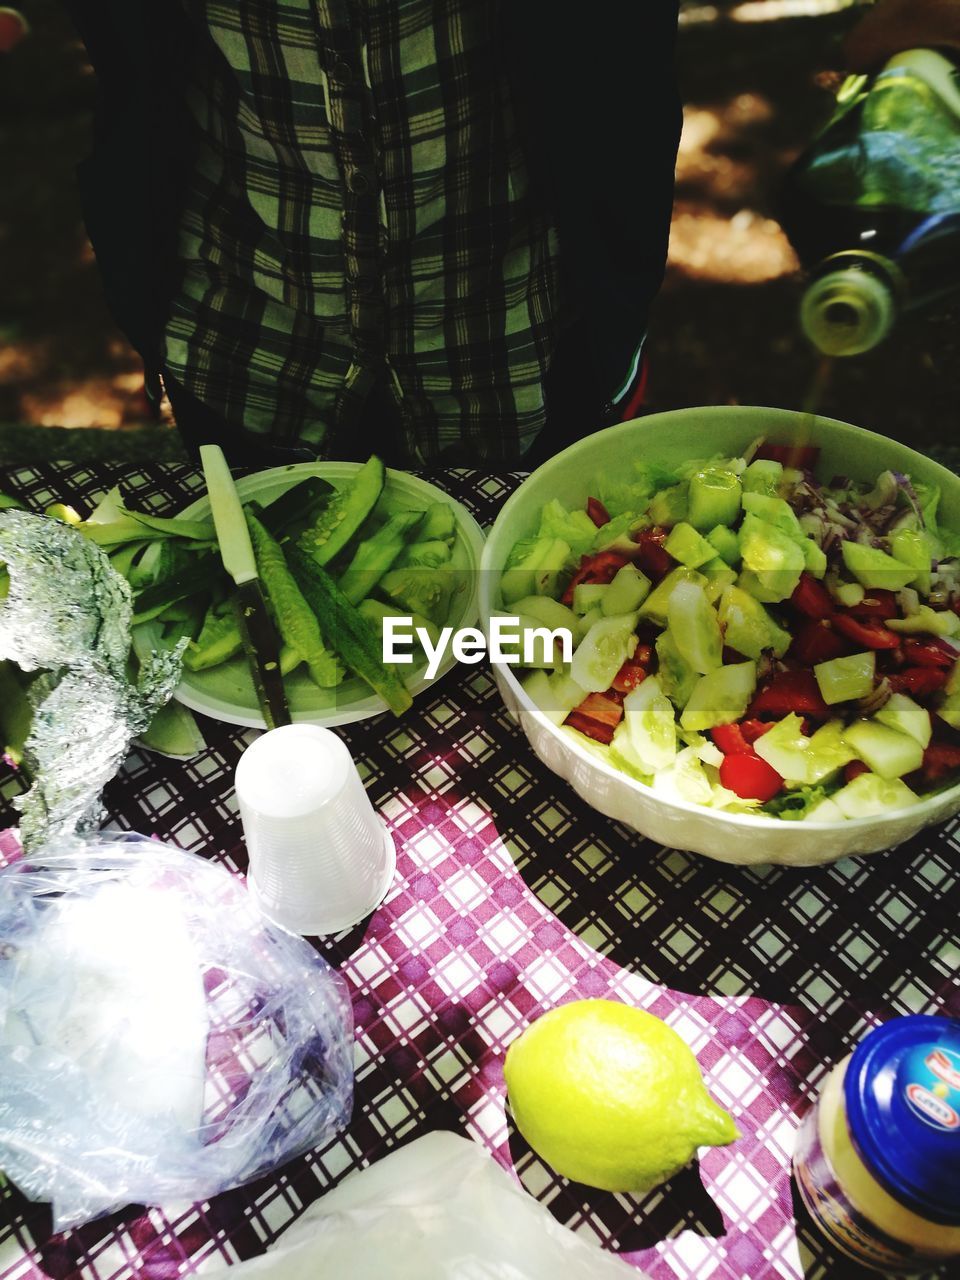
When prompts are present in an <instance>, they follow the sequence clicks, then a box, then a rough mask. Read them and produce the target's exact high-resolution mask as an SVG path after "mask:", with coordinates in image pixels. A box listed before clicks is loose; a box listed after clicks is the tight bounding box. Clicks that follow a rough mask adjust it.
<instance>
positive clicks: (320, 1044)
mask: <svg viewBox="0 0 960 1280" xmlns="http://www.w3.org/2000/svg"><path fill="white" fill-rule="evenodd" d="M352 1031H353V1023H352V1015H351V1010H350V1004H349V1000H348V997H347V992H346V986H345V984H344V982H343V979H342V978H340V976H339V975H338V974H336V973H335V972H334V971H333V970H332V969H331V968H330V967H329V966H328V965H327V964H326V962H325V961H324V960H323V959H322V958H321V957H320V956H319V955H317V953H316V952H315V951H314V950H313V948H312V947H311V946H310V945H309V944H308V943H306V942H304V941H303V939H301V938H297V937H294V936H293V935H292V934H288V933H285V932H283V931H282V930H279V929H277V928H275V927H274V926H272V925H270V924H269V923H268V922H267V921H265V920H264V919H263V918H262V917H261V916H260V914H259V912H258V911H257V909H256V907H255V905H254V904H253V902H252V901H251V899H250V898H249V897H248V895H247V892H246V890H245V888H244V887H243V884H242V882H241V881H240V880H238V879H237V878H236V877H235V876H233V875H231V874H230V873H229V872H228V871H226V870H225V869H224V868H222V867H219V866H217V865H216V864H214V863H210V862H206V861H204V860H203V859H202V858H198V857H195V856H194V855H192V854H188V853H184V852H182V851H181V850H179V849H175V848H173V847H171V846H169V845H164V844H160V843H157V842H155V841H151V840H147V839H145V838H143V837H141V836H116V837H110V836H100V837H97V838H95V839H93V840H91V841H88V842H86V843H77V844H76V845H75V846H73V847H70V848H68V849H67V850H65V851H64V852H62V853H61V852H58V853H56V854H55V855H52V856H51V855H50V854H49V853H44V854H43V855H42V857H37V858H33V859H29V858H24V859H23V860H21V861H20V862H16V863H14V864H13V865H12V866H10V867H8V868H7V869H6V870H5V871H3V872H0V1081H2V1086H0V1168H2V1169H3V1170H4V1172H5V1173H6V1174H7V1176H8V1177H9V1178H10V1179H11V1180H12V1181H13V1182H15V1183H16V1184H17V1186H18V1187H19V1188H20V1190H21V1191H23V1192H24V1193H25V1194H26V1195H27V1196H28V1197H30V1199H33V1200H52V1202H53V1214H54V1226H55V1229H57V1230H63V1229H65V1228H67V1227H72V1226H76V1225H78V1224H79V1223H82V1222H86V1221H88V1220H89V1219H91V1218H95V1217H98V1216H99V1215H100V1214H103V1213H106V1212H108V1211H110V1210H111V1209H115V1208H118V1207H119V1206H121V1205H124V1204H127V1203H130V1202H135V1203H143V1204H160V1203H162V1202H164V1201H168V1200H201V1199H209V1198H210V1197H212V1196H215V1195H216V1194H217V1193H218V1192H220V1191H225V1190H227V1189H228V1188H230V1187H234V1186H238V1185H239V1184H241V1183H244V1182H249V1181H250V1180H252V1179H253V1178H257V1177H260V1176H261V1175H262V1174H265V1173H268V1172H269V1171H270V1170H272V1169H274V1168H276V1167H277V1166H278V1165H281V1164H283V1163H285V1162H286V1161H287V1160H290V1159H291V1158H292V1157H294V1156H296V1155H298V1154H299V1153H300V1152H302V1151H305V1150H308V1149H309V1148H311V1147H314V1146H316V1145H318V1144H321V1143H323V1142H325V1141H327V1140H328V1139H329V1138H330V1137H331V1136H332V1135H333V1134H334V1133H335V1132H336V1131H337V1130H339V1129H341V1128H342V1127H343V1126H345V1125H346V1123H347V1122H348V1120H349V1118H350V1110H351V1106H352V1095H353V1034H352Z"/></svg>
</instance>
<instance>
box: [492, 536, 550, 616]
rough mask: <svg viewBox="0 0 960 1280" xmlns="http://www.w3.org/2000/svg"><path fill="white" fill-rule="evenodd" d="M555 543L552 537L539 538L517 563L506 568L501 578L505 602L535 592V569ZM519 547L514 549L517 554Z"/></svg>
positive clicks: (520, 598)
mask: <svg viewBox="0 0 960 1280" xmlns="http://www.w3.org/2000/svg"><path fill="white" fill-rule="evenodd" d="M552 545H553V539H552V538H538V539H537V540H536V542H535V543H534V544H533V546H532V547H531V548H530V550H529V551H527V552H526V554H525V555H522V556H521V557H520V558H519V559H518V561H517V563H516V564H514V565H511V566H510V567H509V568H507V569H505V570H504V572H503V576H502V577H501V579H500V595H501V596H502V597H503V603H504V604H513V603H514V601H515V600H522V599H523V597H524V596H532V595H533V594H534V586H533V583H534V571H535V570H536V567H537V565H538V564H539V563H540V561H541V560H542V559H543V558H544V556H546V554H547V552H548V551H549V550H550V548H551V546H552ZM517 551H519V547H518V548H515V549H514V552H513V553H512V554H516V552H517Z"/></svg>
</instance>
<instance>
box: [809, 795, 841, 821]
mask: <svg viewBox="0 0 960 1280" xmlns="http://www.w3.org/2000/svg"><path fill="white" fill-rule="evenodd" d="M800 821H801V822H845V821H846V817H845V815H844V812H843V810H842V809H841V808H840V806H839V805H838V804H835V803H834V801H833V800H832V798H831V797H830V796H824V797H823V799H822V800H821V801H820V802H819V803H818V804H815V805H814V806H813V808H812V809H808V810H807V812H806V813H805V814H804V815H803V817H802V818H801V819H800Z"/></svg>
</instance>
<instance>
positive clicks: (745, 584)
mask: <svg viewBox="0 0 960 1280" xmlns="http://www.w3.org/2000/svg"><path fill="white" fill-rule="evenodd" d="M798 581H799V579H798ZM737 586H738V587H739V588H740V590H741V591H745V592H746V593H747V595H748V596H753V598H754V600H760V601H762V602H763V603H764V604H779V603H780V601H781V596H780V593H779V592H778V591H768V590H767V588H766V587H765V586H764V585H763V583H762V582H761V581H760V579H759V578H758V577H757V575H756V574H755V573H754V572H753V570H752V569H741V570H740V576H739V577H738V578H737Z"/></svg>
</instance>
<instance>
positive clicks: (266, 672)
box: [200, 444, 290, 729]
mask: <svg viewBox="0 0 960 1280" xmlns="http://www.w3.org/2000/svg"><path fill="white" fill-rule="evenodd" d="M200 463H201V466H202V467H203V476H204V479H205V480H206V482H207V492H208V494H209V495H210V512H211V514H212V516H213V525H214V528H215V529H216V531H217V542H218V544H219V546H220V558H221V560H222V561H223V567H224V569H226V571H227V573H228V574H229V575H230V577H231V578H232V579H233V581H234V583H235V584H236V588H237V591H236V596H235V598H234V610H235V614H236V618H237V625H238V626H239V628H240V636H241V639H242V640H243V652H244V655H245V657H246V659H247V666H248V667H249V669H250V674H251V676H252V677H253V687H254V689H255V690H256V693H257V702H258V703H259V705H260V714H261V715H262V716H263V719H264V722H265V724H266V726H267V728H268V729H276V728H277V726H278V725H282V724H289V723H290V708H289V706H288V705H287V695H286V693H285V692H284V688H283V677H282V676H281V674H280V652H279V644H278V641H277V633H276V631H275V629H274V626H273V623H272V622H271V621H270V615H269V613H268V612H267V605H266V601H265V600H264V598H263V591H262V589H261V586H260V575H259V574H258V573H257V562H256V559H255V558H254V554H253V544H252V543H251V541H250V531H249V529H248V528H247V518H246V516H245V515H244V514H243V505H242V503H241V502H240V498H239V495H238V494H237V487H236V485H235V484H234V482H233V476H232V475H231V474H230V468H229V466H228V465H227V460H226V458H225V457H224V456H223V450H222V449H221V448H220V446H219V445H218V444H205V445H201V446H200Z"/></svg>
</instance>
